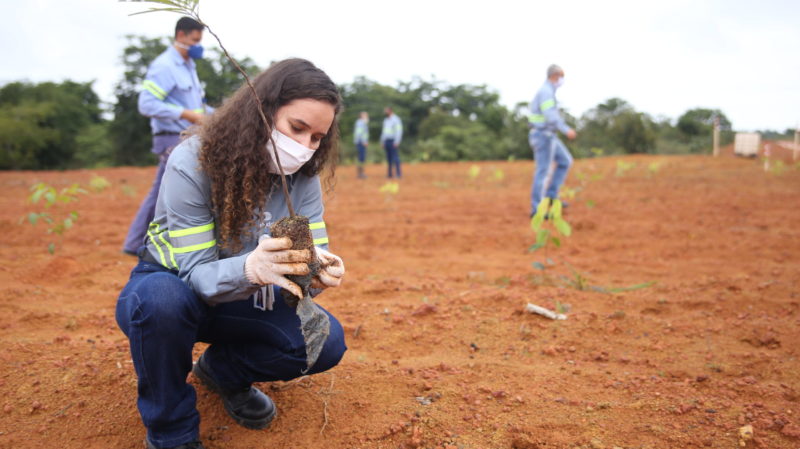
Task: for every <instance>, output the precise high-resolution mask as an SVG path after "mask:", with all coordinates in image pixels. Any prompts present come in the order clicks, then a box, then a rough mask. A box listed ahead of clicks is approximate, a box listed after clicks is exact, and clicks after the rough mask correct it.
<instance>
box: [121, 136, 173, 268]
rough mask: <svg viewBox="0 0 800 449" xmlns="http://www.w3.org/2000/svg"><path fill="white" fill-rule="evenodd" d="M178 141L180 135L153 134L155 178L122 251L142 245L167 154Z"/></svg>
mask: <svg viewBox="0 0 800 449" xmlns="http://www.w3.org/2000/svg"><path fill="white" fill-rule="evenodd" d="M179 142H180V136H179V135H177V134H167V135H163V136H153V150H152V151H153V153H155V154H157V155H158V170H157V171H156V179H154V180H153V186H152V187H150V192H149V193H148V194H147V196H146V197H145V198H144V200H143V201H142V204H141V205H140V206H139V210H138V211H137V212H136V216H135V217H134V218H133V222H132V223H131V226H130V228H128V235H127V236H126V237H125V243H124V244H123V245H122V250H123V251H126V252H128V253H135V252H136V250H138V249H139V247H140V246H142V243H143V242H144V235H145V234H146V233H147V227H148V226H149V225H150V222H151V221H153V216H154V215H155V212H156V200H157V199H158V190H159V189H160V188H161V178H162V177H163V176H164V169H165V168H166V167H167V160H168V159H169V154H170V153H171V152H172V149H173V148H175V146H176V145H178V143H179Z"/></svg>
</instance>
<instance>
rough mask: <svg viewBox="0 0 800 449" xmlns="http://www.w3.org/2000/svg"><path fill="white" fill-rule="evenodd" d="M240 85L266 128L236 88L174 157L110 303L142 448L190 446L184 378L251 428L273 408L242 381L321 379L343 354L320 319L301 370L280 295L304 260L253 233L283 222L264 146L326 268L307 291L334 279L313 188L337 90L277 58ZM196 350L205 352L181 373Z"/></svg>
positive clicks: (322, 165) (194, 428) (305, 66)
mask: <svg viewBox="0 0 800 449" xmlns="http://www.w3.org/2000/svg"><path fill="white" fill-rule="evenodd" d="M253 83H254V86H255V89H256V91H257V92H258V95H259V97H260V99H261V102H262V107H263V109H264V111H265V113H266V117H267V121H268V122H269V125H270V129H269V130H267V129H265V127H264V126H263V124H262V122H261V118H260V116H259V111H258V108H257V104H256V100H255V99H254V97H253V96H252V94H251V92H250V91H249V89H248V88H247V87H246V86H244V87H242V88H240V89H239V90H238V91H237V92H236V93H235V94H234V95H233V97H232V98H230V99H229V100H228V101H227V102H226V103H225V104H224V105H223V106H222V107H221V108H220V109H218V110H217V111H216V113H215V114H214V115H213V116H212V117H210V118H209V120H208V121H207V122H206V123H204V124H203V125H202V128H200V129H199V131H197V133H196V134H195V135H193V136H191V137H190V138H188V139H187V140H185V141H184V142H183V143H182V144H180V145H179V146H177V147H176V148H175V150H174V151H173V153H172V155H171V156H170V159H169V162H168V164H167V167H166V172H165V174H164V179H163V182H162V184H161V189H160V191H159V195H158V201H157V205H156V213H155V218H154V220H153V222H152V223H151V224H150V228H149V231H148V232H147V237H146V239H145V246H144V247H142V249H141V250H140V252H139V257H140V260H139V263H138V265H137V266H136V267H135V268H134V269H133V271H132V272H131V276H130V280H129V281H128V283H127V285H126V286H125V288H124V289H123V290H122V292H121V293H120V296H119V300H118V302H117V310H116V319H117V323H118V324H119V327H120V328H121V329H122V331H123V332H124V333H125V335H126V336H127V337H128V339H129V341H130V349H131V356H132V358H133V364H134V368H135V370H136V375H137V376H138V408H139V413H140V414H141V417H142V421H143V422H144V425H145V427H146V428H147V437H146V445H147V447H148V448H183V449H189V448H202V447H203V446H202V443H201V442H200V441H199V440H200V437H199V424H200V416H199V413H198V411H197V408H196V406H195V403H196V395H195V391H194V388H192V386H191V385H189V384H188V383H187V382H186V378H187V375H188V373H189V372H190V371H192V372H193V373H194V375H195V376H196V377H197V378H198V379H199V380H200V381H201V382H202V383H203V384H205V385H206V386H207V387H209V389H211V390H212V391H214V392H216V393H218V394H219V395H220V397H221V399H222V402H223V404H224V406H225V409H226V411H227V412H228V414H229V415H230V416H231V417H232V418H233V419H234V420H235V421H236V422H237V423H239V424H241V425H243V426H245V427H248V428H254V429H260V428H264V427H266V426H268V425H269V423H270V422H271V421H272V420H273V418H274V417H275V414H276V407H275V405H274V404H273V402H272V400H270V398H269V397H268V396H267V395H266V394H264V393H263V392H262V391H260V390H259V389H257V388H255V387H254V386H253V383H254V382H268V381H276V380H289V379H293V378H296V377H299V376H301V375H302V374H309V373H310V374H314V373H319V372H322V371H325V370H328V369H330V368H332V367H333V366H335V365H336V364H337V363H338V362H339V360H340V359H341V358H342V355H343V354H344V352H345V350H346V347H345V343H344V335H343V332H342V327H341V325H340V324H339V322H338V321H337V320H336V318H334V317H333V316H332V315H331V314H330V313H328V312H327V311H326V312H325V313H327V314H328V316H329V319H330V335H329V336H328V338H327V340H326V341H325V343H324V346H323V348H322V352H321V353H320V355H319V358H318V359H317V361H316V362H315V363H314V365H313V366H311V368H310V370H308V371H306V368H307V366H306V348H305V344H304V341H303V336H302V334H301V331H300V321H299V319H298V317H297V316H296V314H295V310H294V309H293V308H291V307H289V306H287V305H286V303H285V302H284V301H283V300H282V299H281V295H280V290H281V289H287V290H288V291H290V292H292V293H293V294H295V295H296V296H302V295H301V290H300V288H299V286H298V285H297V284H295V283H293V282H291V281H290V280H289V279H287V278H286V275H304V274H308V270H309V267H308V262H310V258H311V257H312V256H311V254H309V251H307V250H300V251H298V250H291V249H290V248H291V246H292V242H291V241H290V240H289V239H288V238H271V237H269V236H268V235H265V233H268V232H269V225H270V224H271V223H273V222H274V221H276V220H278V219H280V218H282V217H285V216H287V215H289V211H288V208H287V204H286V198H285V197H284V193H283V191H282V188H281V182H280V177H279V175H278V173H279V169H278V166H277V164H276V162H275V159H274V157H273V155H272V150H273V145H274V147H275V148H276V149H277V151H278V154H279V156H280V163H281V166H282V167H283V171H284V172H285V173H286V174H287V175H289V176H288V177H287V181H288V184H289V186H288V187H289V192H290V193H289V195H290V197H291V201H292V203H293V204H294V205H295V208H296V210H297V213H298V214H300V215H305V216H307V217H308V218H309V221H310V223H311V224H310V227H311V229H312V235H313V237H314V244H315V245H316V252H317V255H318V257H319V258H320V259H321V262H323V264H322V265H323V266H326V268H324V269H323V270H321V271H320V273H319V275H317V276H316V277H315V278H314V281H313V283H312V285H313V286H314V291H315V292H319V291H320V290H324V289H325V288H329V287H337V286H338V285H339V284H340V282H341V280H342V277H343V276H344V263H343V262H342V260H341V258H339V257H338V256H336V255H334V254H332V253H330V252H328V251H327V247H328V238H327V235H326V233H325V223H324V221H323V205H322V188H321V183H320V174H321V173H323V172H325V173H326V176H329V177H332V176H333V173H334V166H335V162H336V158H337V154H336V142H337V140H338V124H337V120H338V118H337V116H338V113H339V110H340V109H341V99H340V96H339V93H338V90H337V88H336V85H335V84H334V83H333V82H332V81H331V79H330V78H329V77H328V76H327V75H326V74H325V73H324V72H323V71H322V70H320V69H318V68H317V67H315V66H314V65H313V64H311V63H310V62H308V61H305V60H302V59H289V60H284V61H281V62H278V63H276V64H274V65H272V66H271V67H270V68H269V69H268V70H266V71H265V72H264V73H262V74H260V75H259V76H258V77H256V78H255V79H254V81H253ZM271 298H275V300H274V301H272V300H271ZM198 341H200V342H206V343H210V346H208V348H207V349H206V351H205V352H204V353H203V354H202V355H201V356H200V358H199V359H198V360H197V363H196V364H194V365H193V363H192V361H193V360H192V348H193V346H194V344H195V342H198Z"/></svg>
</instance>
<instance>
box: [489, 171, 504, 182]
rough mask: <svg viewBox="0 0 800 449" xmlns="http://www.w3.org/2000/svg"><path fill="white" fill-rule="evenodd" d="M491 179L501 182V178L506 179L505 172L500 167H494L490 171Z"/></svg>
mask: <svg viewBox="0 0 800 449" xmlns="http://www.w3.org/2000/svg"><path fill="white" fill-rule="evenodd" d="M492 179H493V180H494V181H495V182H503V180H504V179H506V174H505V172H504V171H503V170H502V169H500V168H495V169H494V171H492Z"/></svg>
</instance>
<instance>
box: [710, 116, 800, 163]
mask: <svg viewBox="0 0 800 449" xmlns="http://www.w3.org/2000/svg"><path fill="white" fill-rule="evenodd" d="M795 140H797V134H795ZM717 156H719V117H714V157H717Z"/></svg>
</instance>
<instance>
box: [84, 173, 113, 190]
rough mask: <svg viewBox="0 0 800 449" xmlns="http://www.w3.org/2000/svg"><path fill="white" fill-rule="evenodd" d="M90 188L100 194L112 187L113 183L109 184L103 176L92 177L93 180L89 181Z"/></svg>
mask: <svg viewBox="0 0 800 449" xmlns="http://www.w3.org/2000/svg"><path fill="white" fill-rule="evenodd" d="M89 187H91V189H92V191H94V192H95V193H100V192H102V191H103V190H105V189H107V188H109V187H111V183H110V182H108V179H106V178H104V177H102V176H98V175H92V179H91V180H90V181H89Z"/></svg>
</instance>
